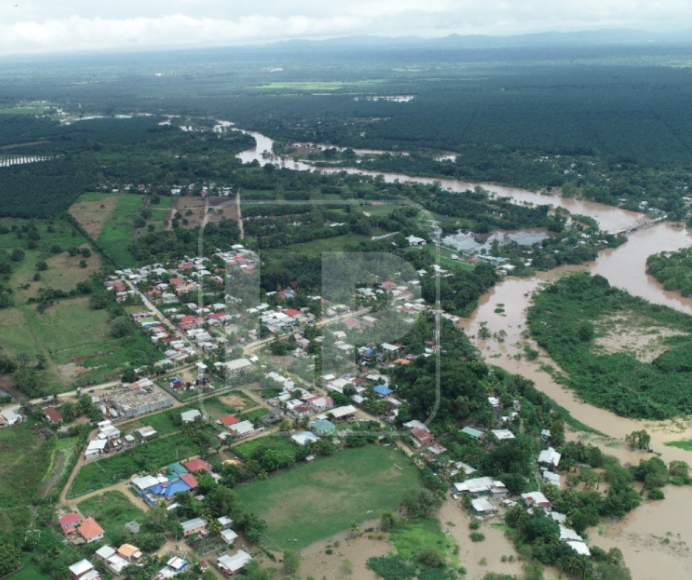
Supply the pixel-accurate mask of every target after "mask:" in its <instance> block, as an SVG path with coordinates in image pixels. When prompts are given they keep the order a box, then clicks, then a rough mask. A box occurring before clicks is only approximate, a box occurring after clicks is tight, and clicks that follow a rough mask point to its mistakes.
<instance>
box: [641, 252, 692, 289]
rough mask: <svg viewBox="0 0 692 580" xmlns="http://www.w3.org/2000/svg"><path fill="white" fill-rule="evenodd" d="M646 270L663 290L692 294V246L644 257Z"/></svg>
mask: <svg viewBox="0 0 692 580" xmlns="http://www.w3.org/2000/svg"><path fill="white" fill-rule="evenodd" d="M646 271H647V272H648V273H649V274H651V275H652V276H653V277H654V278H656V280H658V281H659V282H660V283H661V284H663V288H664V290H679V291H680V293H681V294H682V295H683V296H685V297H689V296H692V248H684V249H682V250H679V251H677V252H661V253H660V254H653V255H651V256H649V257H648V258H647V259H646Z"/></svg>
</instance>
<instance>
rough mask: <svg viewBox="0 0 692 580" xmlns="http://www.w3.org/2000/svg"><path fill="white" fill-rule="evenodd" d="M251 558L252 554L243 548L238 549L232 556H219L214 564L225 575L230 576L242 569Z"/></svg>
mask: <svg viewBox="0 0 692 580" xmlns="http://www.w3.org/2000/svg"><path fill="white" fill-rule="evenodd" d="M251 560H252V556H250V554H248V553H247V552H244V551H243V550H238V551H237V552H236V553H235V554H233V556H229V555H228V554H226V555H224V556H221V557H220V558H219V559H218V560H217V561H216V565H217V566H218V568H219V570H221V571H222V572H223V573H224V574H225V575H226V576H232V575H233V574H235V573H236V572H238V571H240V570H242V569H243V568H244V567H245V565H246V564H248V563H249V562H250V561H251Z"/></svg>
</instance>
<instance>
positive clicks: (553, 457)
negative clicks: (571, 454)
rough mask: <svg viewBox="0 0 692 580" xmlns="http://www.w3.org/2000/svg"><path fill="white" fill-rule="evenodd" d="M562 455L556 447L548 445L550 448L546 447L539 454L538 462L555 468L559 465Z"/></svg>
mask: <svg viewBox="0 0 692 580" xmlns="http://www.w3.org/2000/svg"><path fill="white" fill-rule="evenodd" d="M561 457H562V455H561V454H560V453H558V452H557V451H555V449H553V448H552V447H548V449H544V450H543V451H541V452H540V453H539V454H538V464H539V465H547V466H549V467H552V468H553V469H555V468H557V466H558V465H559V463H560V458H561Z"/></svg>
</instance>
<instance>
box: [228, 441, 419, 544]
mask: <svg viewBox="0 0 692 580" xmlns="http://www.w3.org/2000/svg"><path fill="white" fill-rule="evenodd" d="M418 483H419V478H418V472H417V470H416V468H415V467H414V466H413V465H411V464H410V463H409V462H408V460H407V459H406V457H405V456H404V455H403V454H401V453H400V452H399V451H396V450H394V449H390V448H386V447H376V446H372V445H368V446H366V447H361V448H358V449H348V450H345V451H342V452H340V453H337V454H336V455H334V456H331V457H326V458H324V457H318V458H317V459H315V461H314V462H313V463H309V464H303V465H299V466H297V467H294V468H293V469H290V470H288V471H285V472H283V473H280V474H278V475H276V476H274V477H270V478H269V479H266V480H263V481H258V482H254V483H250V484H248V485H245V486H242V487H239V488H237V490H236V492H237V494H238V498H239V499H240V500H242V501H243V502H244V503H245V504H246V505H247V507H248V508H249V509H250V510H252V511H254V512H255V513H257V515H259V516H260V517H261V518H264V519H265V520H266V521H267V524H268V526H269V527H268V530H267V536H268V538H269V540H270V542H271V547H272V548H280V549H287V548H291V549H300V548H304V547H305V546H308V545H309V544H311V543H313V542H315V541H317V540H319V539H321V538H326V537H329V536H331V535H333V534H335V533H337V532H339V531H342V530H346V529H348V527H349V525H350V523H351V522H352V521H357V522H362V521H365V520H368V519H373V518H377V517H379V516H380V514H381V513H382V512H383V511H387V510H395V509H397V508H398V506H399V502H400V501H401V497H402V495H403V493H404V491H405V490H406V489H407V488H408V487H410V486H412V485H416V484H418Z"/></svg>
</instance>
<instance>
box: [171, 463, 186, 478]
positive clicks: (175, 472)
mask: <svg viewBox="0 0 692 580" xmlns="http://www.w3.org/2000/svg"><path fill="white" fill-rule="evenodd" d="M166 469H167V470H168V472H169V473H168V475H167V476H166V478H167V479H168V481H173V480H174V479H178V478H179V477H180V476H181V475H185V474H186V473H188V471H187V469H185V468H184V467H183V466H182V465H180V463H171V464H170V465H167V466H166Z"/></svg>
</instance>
